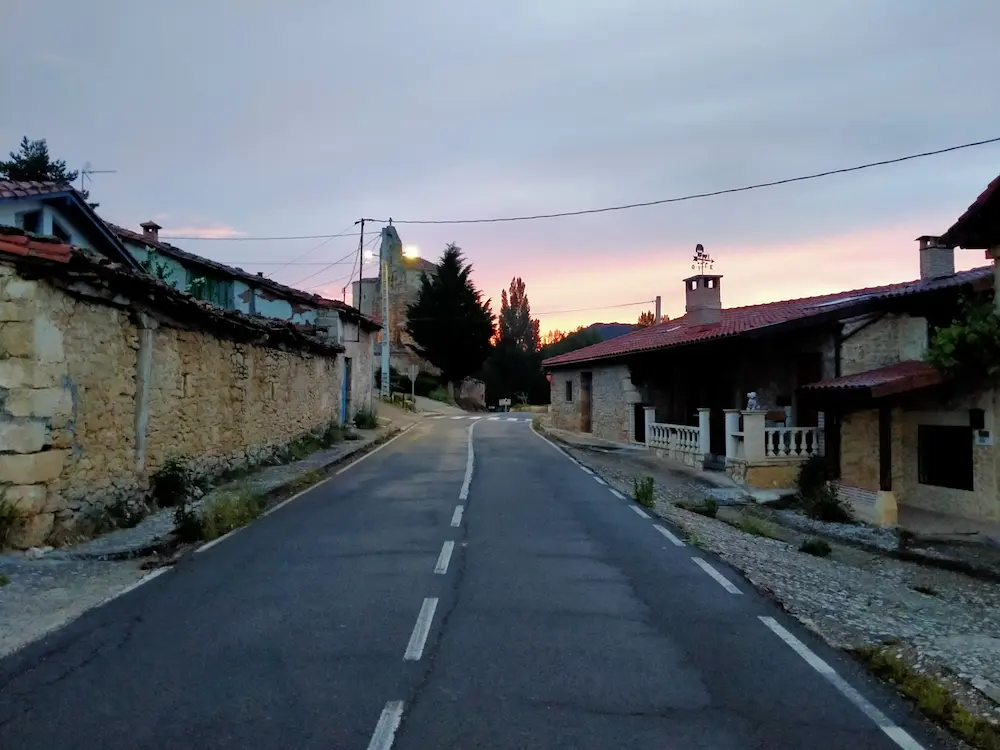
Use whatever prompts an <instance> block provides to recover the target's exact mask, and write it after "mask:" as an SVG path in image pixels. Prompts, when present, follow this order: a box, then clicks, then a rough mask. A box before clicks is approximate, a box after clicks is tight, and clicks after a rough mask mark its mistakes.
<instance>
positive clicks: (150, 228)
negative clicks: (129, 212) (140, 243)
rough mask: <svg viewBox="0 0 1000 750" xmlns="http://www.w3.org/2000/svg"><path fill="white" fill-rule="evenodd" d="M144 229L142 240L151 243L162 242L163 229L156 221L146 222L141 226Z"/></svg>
mask: <svg viewBox="0 0 1000 750" xmlns="http://www.w3.org/2000/svg"><path fill="white" fill-rule="evenodd" d="M139 226H140V227H142V238H143V239H144V240H149V241H150V242H159V241H160V230H161V229H163V227H161V226H160V225H159V224H157V223H156V222H155V221H146V222H143V223H142V224H140V225H139Z"/></svg>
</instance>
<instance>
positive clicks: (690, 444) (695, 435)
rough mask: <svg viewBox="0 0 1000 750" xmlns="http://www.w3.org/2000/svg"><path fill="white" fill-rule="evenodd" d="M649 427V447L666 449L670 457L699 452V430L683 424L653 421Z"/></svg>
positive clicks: (694, 454)
mask: <svg viewBox="0 0 1000 750" xmlns="http://www.w3.org/2000/svg"><path fill="white" fill-rule="evenodd" d="M648 427H649V440H648V443H649V447H650V448H659V449H661V450H664V451H668V452H669V455H670V457H671V458H677V457H680V456H681V455H690V456H696V455H699V454H700V446H701V430H699V428H697V427H692V426H690V425H683V424H665V423H663V422H653V423H651V424H650V425H648Z"/></svg>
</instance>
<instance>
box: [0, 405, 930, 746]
mask: <svg viewBox="0 0 1000 750" xmlns="http://www.w3.org/2000/svg"><path fill="white" fill-rule="evenodd" d="M473 424H475V427H474V429H473V433H472V434H473V436H474V437H473V440H472V445H473V447H474V459H475V460H474V470H473V471H471V472H470V471H469V468H470V466H469V434H470V427H471V426H472V425H473ZM460 498H461V499H460ZM459 505H461V506H462V509H461V510H458V508H457V506H459ZM636 510H637V509H636V508H635V506H633V505H632V504H631V503H630V502H629V501H627V500H624V499H621V498H619V497H616V496H615V495H614V494H612V492H611V490H610V489H609V488H608V487H607V486H605V485H603V484H602V483H600V482H599V480H597V479H596V478H595V477H593V476H592V475H590V474H588V473H587V472H586V471H584V470H583V469H582V468H581V467H580V466H578V465H577V464H575V463H573V462H572V461H571V460H569V459H568V458H567V457H566V456H565V455H564V454H562V453H561V452H559V451H558V450H556V449H555V448H554V447H553V446H551V445H549V444H547V443H546V442H544V441H543V440H542V439H540V438H539V437H537V436H535V435H533V434H532V433H531V431H530V427H529V424H528V422H527V421H517V422H509V421H507V420H506V419H502V420H489V419H482V420H479V421H477V422H473V421H470V420H467V419H451V418H442V419H437V420H427V421H424V422H422V423H420V424H419V425H417V426H416V427H414V428H413V429H412V430H410V431H409V432H408V433H406V434H404V435H403V436H402V437H400V438H399V439H397V440H395V441H393V442H392V443H390V444H388V445H387V446H385V447H384V448H383V449H381V450H380V451H378V452H377V453H374V454H372V455H370V456H369V457H367V458H366V459H364V460H363V461H362V462H360V463H358V464H357V465H355V466H352V467H351V468H349V469H348V470H346V471H344V472H343V473H342V474H340V475H339V476H336V477H334V478H333V479H331V480H330V481H328V482H326V483H325V484H323V485H320V486H318V487H316V488H314V489H313V490H311V491H309V492H307V493H305V494H304V495H302V496H301V497H299V498H298V499H296V500H294V501H293V502H291V503H289V504H287V505H285V506H284V507H282V508H280V509H279V510H277V511H276V512H274V513H272V514H271V515H269V516H267V517H266V518H264V519H261V520H260V521H258V522H257V523H255V524H253V525H251V526H249V527H247V528H245V529H243V530H241V531H239V532H238V533H236V534H234V535H233V536H231V537H229V538H226V539H224V540H222V541H221V543H219V544H216V545H214V546H212V547H210V548H208V549H205V550H204V551H202V552H200V553H198V554H196V555H194V556H192V557H191V558H189V559H187V560H185V561H184V562H183V563H181V564H179V565H177V566H176V567H174V568H172V569H169V570H167V571H166V572H165V573H163V574H162V575H159V576H158V577H157V578H155V580H151V581H149V582H148V583H146V584H145V585H142V586H140V587H139V588H137V589H135V590H133V591H131V592H129V593H127V594H125V595H124V596H121V597H119V598H117V599H115V600H114V601H112V602H110V603H108V604H106V605H104V606H103V607H100V608H98V609H96V610H92V611H91V612H89V613H87V614H86V615H84V616H83V617H82V618H80V619H79V620H77V621H75V622H74V623H72V624H70V625H69V626H67V627H66V628H64V629H62V630H61V631H59V632H57V633H54V634H53V635H51V636H49V637H47V638H45V639H43V640H42V641H40V642H38V643H35V644H33V645H32V646H29V647H28V648H27V649H25V650H23V651H21V652H19V653H17V654H14V655H13V656H12V657H9V658H7V659H6V660H4V661H2V662H0V748H4V749H7V748H11V749H12V750H14V749H16V750H33V749H34V748H38V749H39V750H42V749H44V750H54V749H56V748H74V749H79V750H89V749H91V748H93V749H95V750H96V749H98V748H100V749H101V750H113V749H117V748H129V749H135V748H150V749H152V748H155V749H156V750H168V749H173V748H213V749H214V748H241V749H242V748H247V749H255V748H295V749H296V750H299V749H302V748H324V749H329V748H345V749H351V748H358V749H359V750H363V749H364V748H369V749H370V750H385V749H386V748H389V747H392V748H397V749H404V750H438V749H445V748H497V749H501V748H503V749H506V748H510V749H511V750H514V749H515V748H516V749H517V750H527V749H530V748H573V749H574V750H586V749H589V748H602V749H607V748H630V750H631V749H635V748H657V749H662V748H671V749H677V750H680V749H684V748H768V749H769V750H771V749H775V750H777V749H779V748H796V749H799V748H810V749H812V750H820V749H822V748H852V749H855V748H898V747H903V748H907V750H910V749H911V748H919V747H925V748H931V747H936V745H935V742H934V739H933V736H932V735H931V734H930V733H927V732H926V731H925V727H924V725H923V724H921V723H920V722H919V721H918V720H917V719H915V718H914V716H913V714H912V713H911V712H910V710H909V709H908V708H907V707H906V706H905V705H904V704H902V703H901V702H900V701H899V700H898V699H896V698H895V697H894V696H893V695H892V694H891V693H890V692H889V691H887V690H885V689H884V688H882V687H881V686H878V685H876V684H874V683H872V682H871V681H870V680H869V679H868V678H867V677H865V676H864V675H863V674H862V673H861V672H860V671H859V670H858V669H857V668H856V667H855V666H854V665H853V663H851V662H850V661H849V660H846V659H844V658H842V657H841V656H839V655H838V654H837V653H834V652H833V651H831V650H829V649H827V648H825V647H824V646H823V645H822V644H820V643H818V642H817V641H816V640H815V639H813V638H811V637H810V636H809V635H808V634H806V633H805V632H803V631H802V629H801V628H799V627H797V626H796V625H795V624H794V623H792V622H791V621H790V619H789V618H786V617H785V616H784V615H783V614H782V613H781V612H780V610H778V609H777V608H776V607H775V606H774V605H772V604H771V603H770V602H768V601H767V600H765V599H763V598H761V597H759V596H758V595H756V594H755V593H754V592H753V590H752V589H751V588H750V587H749V585H748V584H747V583H746V582H745V581H744V580H742V579H741V578H740V577H739V576H738V575H737V574H735V573H734V572H733V571H731V570H729V569H727V568H726V567H725V566H724V565H723V564H722V563H720V562H719V561H717V560H715V559H713V558H711V556H709V555H707V554H706V553H703V552H701V551H699V550H697V549H695V548H693V547H690V546H687V545H684V546H678V545H677V544H675V542H674V540H672V539H671V538H670V537H669V534H670V532H671V530H670V529H669V528H664V531H666V532H667V534H666V535H665V534H664V533H663V532H661V531H660V530H658V529H657V528H656V522H655V521H654V520H653V519H649V518H644V517H642V516H641V515H640V514H639V513H637V512H635V511H636ZM678 541H679V540H678ZM449 542H452V543H454V544H453V546H451V545H449V544H448V543H449ZM693 558H695V559H693ZM696 559H697V560H700V561H701V562H700V563H699V562H697V561H696Z"/></svg>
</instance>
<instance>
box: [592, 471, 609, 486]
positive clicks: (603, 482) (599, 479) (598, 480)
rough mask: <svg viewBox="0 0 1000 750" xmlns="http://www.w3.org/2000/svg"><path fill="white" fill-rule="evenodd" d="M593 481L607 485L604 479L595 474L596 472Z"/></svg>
mask: <svg viewBox="0 0 1000 750" xmlns="http://www.w3.org/2000/svg"><path fill="white" fill-rule="evenodd" d="M594 481H595V482H597V483H598V484H603V485H605V486H607V484H608V483H607V482H605V481H604V480H603V479H601V478H600V477H599V476H597V475H596V474H595V475H594Z"/></svg>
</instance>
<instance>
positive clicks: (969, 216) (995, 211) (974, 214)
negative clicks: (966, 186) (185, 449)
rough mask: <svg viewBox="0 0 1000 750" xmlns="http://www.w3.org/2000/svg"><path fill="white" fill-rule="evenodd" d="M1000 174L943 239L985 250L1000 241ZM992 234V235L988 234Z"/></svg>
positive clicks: (965, 246) (961, 245)
mask: <svg viewBox="0 0 1000 750" xmlns="http://www.w3.org/2000/svg"><path fill="white" fill-rule="evenodd" d="M998 226H1000V176H997V177H996V179H994V180H993V182H991V183H990V184H989V185H987V186H986V189H985V190H984V191H983V192H982V193H980V194H979V197H978V198H976V200H975V201H974V202H973V203H972V205H971V206H969V208H968V209H967V210H966V211H965V213H964V214H962V215H961V216H959V217H958V219H957V220H956V221H955V223H954V224H952V225H951V228H950V229H949V230H948V231H947V232H945V233H944V236H943V237H942V240H944V242H946V243H947V244H948V245H951V246H955V245H958V246H959V247H964V248H970V249H978V250H985V249H987V248H988V246H989V245H991V244H993V243H995V242H998V241H1000V238H998V237H997V235H998V234H1000V229H998ZM987 235H992V236H987Z"/></svg>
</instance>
